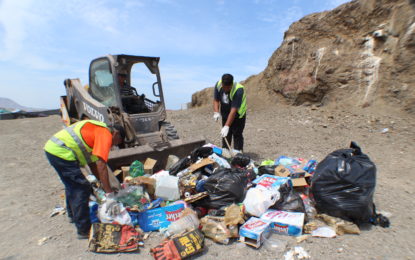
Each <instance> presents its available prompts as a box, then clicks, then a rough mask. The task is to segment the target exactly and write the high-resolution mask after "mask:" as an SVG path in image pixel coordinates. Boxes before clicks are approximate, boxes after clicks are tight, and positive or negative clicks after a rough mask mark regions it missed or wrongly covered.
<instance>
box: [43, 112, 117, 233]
mask: <svg viewBox="0 0 415 260" xmlns="http://www.w3.org/2000/svg"><path fill="white" fill-rule="evenodd" d="M124 137H125V131H124V129H123V128H122V127H121V126H119V125H115V126H114V128H113V129H111V130H110V129H109V128H108V127H107V125H106V124H105V123H102V122H99V121H95V120H83V121H79V122H77V123H75V124H73V125H70V126H68V127H66V128H65V129H62V130H61V131H59V132H57V133H56V134H55V135H54V136H52V137H51V138H50V139H49V140H48V141H47V142H46V144H45V147H44V150H45V152H46V157H47V158H48V160H49V163H50V164H51V165H52V166H53V168H55V170H56V172H57V173H58V175H59V177H60V179H61V181H62V183H63V184H64V185H65V196H66V209H67V212H68V217H69V219H70V221H71V222H74V223H75V226H76V228H77V232H78V238H79V239H84V238H88V234H89V230H90V227H91V222H90V219H89V206H88V203H89V196H90V195H91V193H92V188H91V185H90V183H89V182H88V180H87V179H86V178H85V176H84V175H83V174H82V172H81V169H80V167H84V166H85V165H87V164H88V166H89V168H90V169H91V171H92V173H93V174H94V175H95V177H96V178H97V179H98V180H99V181H101V184H102V187H103V189H104V191H105V192H106V193H111V192H113V190H112V188H111V186H110V183H109V177H108V169H107V160H108V155H109V152H110V149H111V147H112V146H114V145H118V144H120V143H121V142H122V140H123V139H124Z"/></svg>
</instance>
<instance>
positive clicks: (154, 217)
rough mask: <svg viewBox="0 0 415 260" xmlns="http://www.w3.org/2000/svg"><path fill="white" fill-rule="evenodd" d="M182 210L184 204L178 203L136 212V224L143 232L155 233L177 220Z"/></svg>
mask: <svg viewBox="0 0 415 260" xmlns="http://www.w3.org/2000/svg"><path fill="white" fill-rule="evenodd" d="M183 210H184V204H183V203H180V204H174V205H169V206H166V207H162V208H156V209H150V210H147V211H144V212H138V214H137V223H138V225H139V226H140V228H141V229H142V230H143V231H144V232H149V231H156V230H159V229H160V228H166V227H168V226H170V223H171V222H173V221H176V220H177V219H179V216H180V213H181V212H182V211H183ZM133 223H134V221H133Z"/></svg>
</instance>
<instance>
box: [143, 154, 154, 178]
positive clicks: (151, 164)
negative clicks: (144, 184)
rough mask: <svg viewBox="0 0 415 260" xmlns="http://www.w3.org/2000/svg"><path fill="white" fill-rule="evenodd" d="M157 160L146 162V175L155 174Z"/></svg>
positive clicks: (148, 159) (147, 160)
mask: <svg viewBox="0 0 415 260" xmlns="http://www.w3.org/2000/svg"><path fill="white" fill-rule="evenodd" d="M156 163H157V160H154V159H151V158H147V159H146V161H145V162H144V173H145V174H150V175H151V174H153V168H154V166H156Z"/></svg>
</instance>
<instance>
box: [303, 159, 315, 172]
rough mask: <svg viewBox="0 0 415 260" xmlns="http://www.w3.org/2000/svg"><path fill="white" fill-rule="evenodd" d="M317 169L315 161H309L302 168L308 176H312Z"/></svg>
mask: <svg viewBox="0 0 415 260" xmlns="http://www.w3.org/2000/svg"><path fill="white" fill-rule="evenodd" d="M316 167H317V161H316V160H309V161H308V162H307V164H306V165H305V166H304V167H303V170H304V171H306V172H308V173H309V174H314V172H315V171H316Z"/></svg>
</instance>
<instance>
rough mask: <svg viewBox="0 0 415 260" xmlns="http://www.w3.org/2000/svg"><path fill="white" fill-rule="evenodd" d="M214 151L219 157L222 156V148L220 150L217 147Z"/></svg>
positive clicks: (213, 148)
mask: <svg viewBox="0 0 415 260" xmlns="http://www.w3.org/2000/svg"><path fill="white" fill-rule="evenodd" d="M212 150H213V152H214V153H216V154H217V155H222V148H219V147H217V146H214V147H212Z"/></svg>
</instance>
